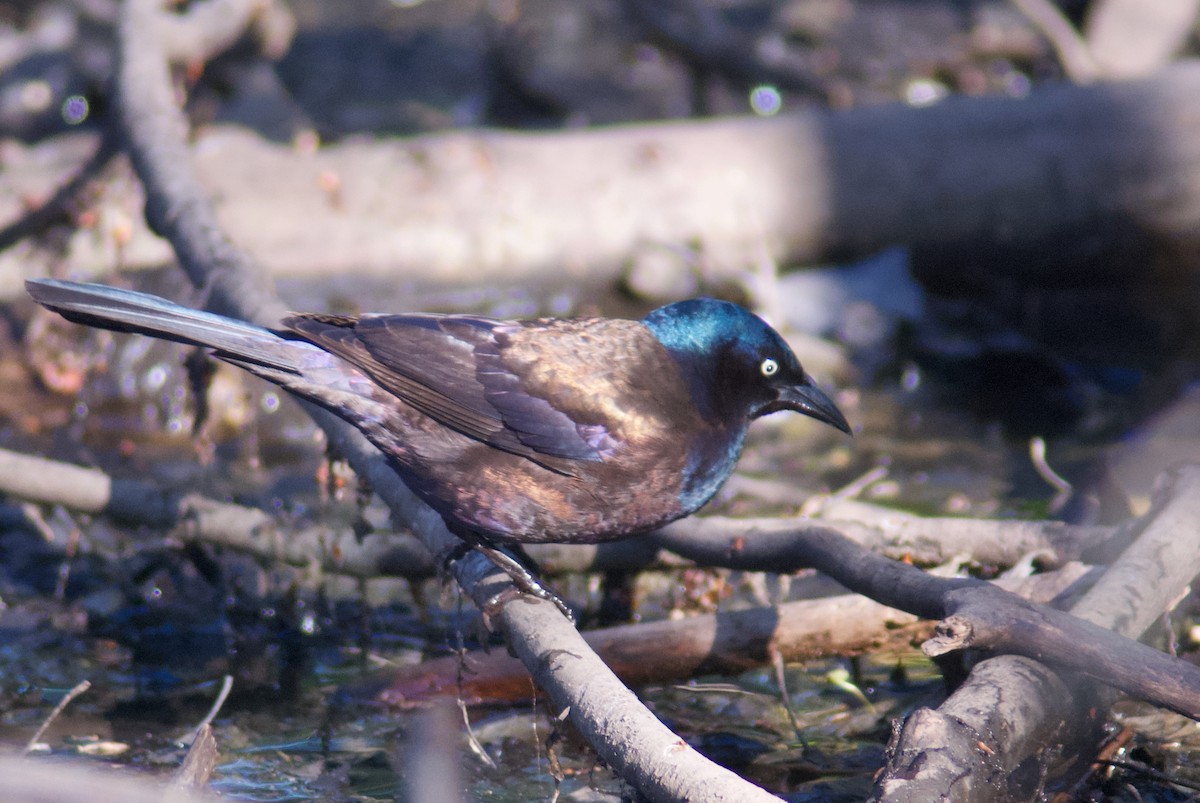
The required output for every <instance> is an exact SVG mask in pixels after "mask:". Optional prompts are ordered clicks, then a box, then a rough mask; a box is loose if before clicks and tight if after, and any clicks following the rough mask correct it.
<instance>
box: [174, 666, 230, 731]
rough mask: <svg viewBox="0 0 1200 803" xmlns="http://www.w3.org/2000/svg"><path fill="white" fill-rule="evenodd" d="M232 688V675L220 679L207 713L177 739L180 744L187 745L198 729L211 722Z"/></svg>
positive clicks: (200, 729)
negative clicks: (219, 686) (217, 690)
mask: <svg viewBox="0 0 1200 803" xmlns="http://www.w3.org/2000/svg"><path fill="white" fill-rule="evenodd" d="M232 690H233V675H226V676H225V677H224V679H223V680H222V681H221V690H220V691H219V692H217V699H215V700H213V704H212V706H210V707H209V709H208V713H207V714H205V715H204V719H202V720H200V724H199V725H197V726H196V727H194V728H192V729H191V731H189V732H188V733H187V735H185V736H183V737H182V738H181V739H180V740H179V744H180V745H189V744H191V743H192V742H193V741H195V739H196V737H197V736H198V735H199V733H200V731H202V730H203V729H204V728H206V727H208V726H209V725H211V724H212V721H213V720H214V719H216V717H217V713H218V712H220V710H221V707H222V706H224V705H225V700H226V699H228V698H229V692H230V691H232Z"/></svg>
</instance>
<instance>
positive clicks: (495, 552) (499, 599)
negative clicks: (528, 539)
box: [474, 543, 575, 624]
mask: <svg viewBox="0 0 1200 803" xmlns="http://www.w3.org/2000/svg"><path fill="white" fill-rule="evenodd" d="M474 547H475V548H476V549H478V550H479V551H480V552H481V553H482V554H483V556H484V557H485V558H487V559H488V560H490V561H491V562H492V565H494V566H495V567H496V568H497V569H499V570H500V571H502V572H504V573H505V574H507V575H508V576H509V578H510V579H511V580H512V581H513V585H515V586H516V587H517V589H518V590H519V591H521V593H523V594H528V595H529V596H531V597H537V598H538V599H544V600H546V601H547V602H550V603H553V604H554V606H555V607H556V608H558V609H559V610H560V611H562V615H563V616H565V617H567V620H568V621H570V623H571V624H575V614H574V613H572V612H571V609H570V607H568V605H567V603H566V602H565V601H563V599H562V597H560V596H558V595H557V594H555V593H554V592H553V591H551V590H550V589H548V588H546V587H545V586H544V585H542V584H541V583H540V582H539V581H538V579H537V577H535V576H534V575H533V572H531V571H529V569H527V568H525V566H523V565H522V564H521V562H520V561H518V560H517V559H516V558H514V557H512V556H511V555H509V554H508V553H506V552H504V551H503V550H501V549H498V548H496V547H494V546H492V545H490V544H484V543H475V544H474ZM511 597H512V595H511V593H507V592H505V591H501V592H500V593H499V594H497V595H496V596H494V597H492V598H491V599H490V600H488V601H487V604H486V605H485V606H484V607H485V608H488V609H490V610H492V611H494V612H497V613H498V612H499V610H500V608H502V607H504V604H505V603H506V602H508V601H509V599H511ZM485 613H487V611H485Z"/></svg>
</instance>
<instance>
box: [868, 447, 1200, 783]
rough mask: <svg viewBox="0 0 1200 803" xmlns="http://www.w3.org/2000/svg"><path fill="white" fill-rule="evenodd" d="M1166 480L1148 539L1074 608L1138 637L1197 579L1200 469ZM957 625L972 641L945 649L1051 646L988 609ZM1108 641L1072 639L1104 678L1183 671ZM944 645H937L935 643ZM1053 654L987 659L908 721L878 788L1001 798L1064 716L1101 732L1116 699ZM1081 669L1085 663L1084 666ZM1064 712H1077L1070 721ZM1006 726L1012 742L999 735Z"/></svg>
mask: <svg viewBox="0 0 1200 803" xmlns="http://www.w3.org/2000/svg"><path fill="white" fill-rule="evenodd" d="M1164 485H1165V487H1164V488H1162V489H1161V491H1160V494H1159V495H1158V498H1157V500H1156V505H1155V507H1154V509H1153V510H1151V511H1150V512H1149V513H1148V514H1147V515H1146V516H1145V517H1143V519H1142V522H1141V528H1140V530H1141V532H1140V534H1139V537H1138V539H1137V540H1136V541H1135V542H1134V543H1133V544H1132V545H1131V546H1130V547H1129V548H1128V549H1127V550H1126V551H1125V553H1124V554H1123V555H1122V556H1121V557H1120V558H1119V559H1118V560H1117V561H1116V562H1115V563H1114V564H1113V565H1112V566H1111V567H1110V568H1109V569H1108V571H1107V572H1105V574H1104V576H1103V577H1102V578H1101V579H1100V580H1099V581H1098V582H1097V583H1096V585H1095V586H1093V587H1092V588H1091V589H1090V590H1089V591H1088V592H1087V593H1086V594H1085V595H1084V596H1083V597H1082V598H1081V599H1080V600H1079V601H1078V602H1077V603H1076V604H1075V605H1073V606H1072V608H1071V611H1072V613H1074V614H1076V615H1078V616H1081V617H1083V618H1085V619H1088V620H1090V621H1092V622H1095V623H1096V624H1098V625H1101V626H1104V627H1107V628H1112V630H1114V631H1116V632H1117V633H1120V634H1123V635H1127V636H1130V637H1136V636H1137V635H1139V634H1141V633H1142V632H1143V631H1144V630H1145V629H1146V628H1147V627H1148V626H1149V625H1150V624H1151V623H1153V622H1154V621H1156V620H1157V619H1158V618H1159V616H1160V615H1161V613H1162V611H1164V610H1167V609H1169V608H1170V607H1171V606H1172V605H1173V604H1174V603H1175V601H1176V600H1177V599H1178V598H1179V595H1180V592H1181V590H1182V589H1183V588H1185V587H1186V586H1187V585H1188V584H1189V583H1190V582H1191V581H1192V579H1193V578H1194V575H1195V560H1194V557H1195V555H1196V554H1197V551H1200V528H1198V527H1197V526H1196V521H1197V520H1198V519H1197V515H1198V514H1200V510H1198V507H1200V496H1198V493H1200V467H1197V466H1187V467H1184V468H1181V469H1179V470H1177V471H1176V472H1174V473H1173V474H1172V475H1170V476H1169V478H1168V481H1167V482H1165V483H1164ZM953 624H954V625H955V626H958V625H962V626H963V632H962V633H960V634H959V635H960V636H964V638H962V639H960V641H958V642H947V643H946V644H945V645H944V646H949V645H950V644H952V643H963V644H965V643H974V644H977V645H979V646H984V647H987V646H992V645H995V644H996V643H997V642H999V641H1007V640H1009V639H1011V638H1012V637H1013V636H1014V635H1015V636H1016V637H1018V638H1022V639H1027V640H1028V641H1029V642H1030V643H1031V645H1034V646H1033V649H1031V650H1029V651H1026V652H1025V654H1026V655H1029V656H1031V657H1035V658H1037V657H1039V655H1038V653H1039V651H1040V650H1041V649H1044V648H1045V647H1046V645H1045V644H1044V638H1043V637H1044V635H1045V634H1044V633H1041V632H1038V631H1036V630H1022V631H1020V632H1018V633H1009V634H1006V635H1005V636H999V635H998V634H996V633H995V627H996V626H1001V627H1003V626H1004V625H1002V624H1000V623H997V622H994V621H992V620H991V613H990V612H985V611H980V610H979V609H978V608H974V610H973V613H971V614H970V621H969V622H957V623H953ZM968 634H969V635H968ZM935 642H936V639H935ZM1098 646H1099V645H1098V644H1097V643H1095V642H1090V641H1088V642H1083V641H1073V642H1071V643H1070V644H1069V645H1068V648H1069V649H1071V651H1072V652H1073V653H1075V654H1076V655H1077V656H1078V657H1079V659H1080V661H1081V662H1083V661H1089V660H1090V661H1095V662H1096V666H1097V670H1098V671H1093V672H1086V673H1085V674H1087V675H1088V676H1089V677H1090V678H1092V679H1093V680H1095V681H1099V682H1100V683H1107V684H1110V685H1117V684H1113V683H1112V681H1111V677H1110V676H1108V671H1109V670H1110V669H1111V668H1112V664H1113V663H1114V662H1116V661H1121V662H1122V663H1124V662H1128V663H1129V667H1128V670H1130V671H1142V672H1145V673H1147V679H1148V681H1149V683H1150V684H1152V685H1170V684H1173V683H1175V682H1176V681H1177V679H1178V678H1177V677H1176V676H1175V674H1174V671H1173V670H1170V669H1166V668H1164V667H1161V666H1158V665H1155V666H1150V667H1147V668H1145V669H1138V668H1137V663H1136V662H1137V658H1136V657H1134V656H1132V655H1130V654H1127V653H1125V652H1124V651H1123V650H1121V648H1120V647H1119V645H1113V646H1112V647H1110V648H1108V649H1111V650H1115V651H1114V652H1108V651H1106V650H1105V649H1104V648H1101V650H1100V651H1099V652H1098V651H1097V650H1096V648H1097V647H1098ZM938 648H940V647H939V645H938V644H936V643H935V645H934V649H938ZM1051 649H1053V647H1051ZM1050 655H1051V653H1046V656H1047V658H1046V659H1044V663H1037V662H1034V661H1025V660H1019V659H1017V658H1015V657H1013V656H1001V657H999V658H992V659H990V660H987V661H985V662H983V663H982V664H980V665H979V666H977V667H976V668H975V669H974V670H972V673H971V677H970V678H969V679H968V680H967V682H966V683H964V684H963V686H962V687H960V688H959V689H958V690H957V691H956V692H955V693H954V695H952V696H951V697H950V698H949V699H948V700H947V701H946V702H945V703H944V704H943V705H942V706H941V707H940V709H939V711H937V712H928V711H923V712H920V714H919V716H915V717H914V719H912V720H910V722H909V723H906V724H905V725H904V727H903V729H902V730H899V731H897V732H896V734H895V735H894V737H893V742H892V745H891V747H890V754H889V761H888V764H887V767H886V772H885V773H884V774H883V775H882V776H881V778H880V782H879V785H878V786H877V788H876V793H877V795H878V796H879V799H881V800H888V801H910V800H911V801H919V800H929V799H931V796H933V797H937V796H938V795H943V794H949V795H951V797H952V799H954V800H967V801H969V800H980V801H983V800H993V799H994V794H995V789H994V784H993V779H994V778H995V777H996V775H997V773H1006V772H1008V771H1011V770H1012V769H1013V768H1015V767H1017V766H1018V765H1020V764H1021V763H1022V762H1024V761H1025V760H1026V759H1027V758H1029V757H1031V756H1035V755H1038V754H1039V753H1041V752H1043V751H1045V750H1047V749H1048V748H1049V747H1050V746H1051V745H1053V744H1055V743H1058V742H1062V741H1063V739H1064V734H1063V732H1062V722H1064V721H1065V722H1075V723H1084V724H1085V727H1082V728H1080V729H1079V731H1080V733H1078V734H1076V736H1077V737H1082V738H1088V737H1094V733H1092V732H1091V729H1090V728H1089V727H1086V725H1088V724H1090V725H1091V726H1093V727H1094V726H1095V724H1096V723H1097V721H1098V720H1102V719H1103V716H1104V712H1105V711H1107V708H1108V706H1109V705H1110V704H1111V699H1110V696H1109V695H1106V694H1104V693H1102V692H1100V691H1098V690H1097V689H1096V688H1095V687H1094V686H1093V684H1092V683H1090V682H1082V681H1083V678H1081V677H1079V676H1077V675H1073V674H1071V673H1068V674H1066V675H1062V674H1060V673H1057V672H1055V671H1054V670H1052V669H1050V668H1049V667H1048V666H1047V665H1046V664H1050V663H1051V659H1050V658H1049V656H1050ZM1101 667H1104V668H1103V669H1101ZM1075 668H1076V669H1079V668H1080V667H1079V666H1078V664H1077V665H1076V666H1075ZM1121 671H1126V667H1122V669H1121ZM1187 693H1188V694H1194V692H1187ZM1064 713H1068V714H1069V716H1067V717H1066V718H1065V719H1064V718H1063V716H1062V715H1063V714H1064ZM1001 733H1003V734H1005V736H1004V738H1003V739H1000V738H998V737H997V736H996V735H997V734H1001ZM1014 736H1015V737H1017V738H1013V737H1014ZM951 737H954V738H951ZM1093 743H1094V738H1093ZM979 744H984V745H986V746H987V750H986V753H981V751H980V750H979V748H978V745H979Z"/></svg>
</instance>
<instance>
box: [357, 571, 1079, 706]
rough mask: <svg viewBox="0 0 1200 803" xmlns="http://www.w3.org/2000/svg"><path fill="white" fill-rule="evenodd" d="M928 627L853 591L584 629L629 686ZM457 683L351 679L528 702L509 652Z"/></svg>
mask: <svg viewBox="0 0 1200 803" xmlns="http://www.w3.org/2000/svg"><path fill="white" fill-rule="evenodd" d="M1091 573H1094V570H1089V569H1088V568H1087V567H1084V566H1083V565H1082V564H1072V565H1070V566H1068V567H1065V568H1063V569H1061V570H1059V571H1057V572H1053V573H1049V574H1043V575H1037V576H1036V577H1032V578H1029V579H1028V581H1025V582H1021V583H1016V582H1008V583H1005V584H1006V585H1008V586H1009V587H1011V588H1013V590H1014V591H1016V592H1017V593H1019V594H1021V595H1022V596H1028V597H1029V598H1030V599H1034V600H1037V601H1040V602H1049V601H1051V600H1053V599H1055V598H1056V597H1058V596H1059V595H1060V594H1061V593H1063V592H1064V591H1065V590H1066V589H1067V588H1070V587H1073V586H1075V585H1078V584H1080V583H1083V584H1086V583H1087V582H1088V580H1087V579H1086V576H1087V575H1089V574H1091ZM931 631H932V623H930V622H923V621H918V620H917V619H916V617H914V616H912V615H911V614H906V613H902V612H900V611H897V610H895V609H894V608H888V607H886V606H884V605H880V604H879V603H877V602H873V601H872V600H870V599H867V598H866V597H863V596H861V595H858V594H841V595H836V596H831V597H824V598H820V599H807V600H800V601H796V602H788V603H784V604H783V605H779V606H776V607H771V608H756V609H752V610H746V611H737V612H733V613H717V614H706V615H701V616H693V617H689V618H687V619H682V620H678V621H660V622H650V623H645V624H632V625H622V626H619V627H611V628H603V629H600V630H592V631H588V632H586V633H584V639H585V640H586V641H587V642H588V644H590V645H592V648H593V649H595V650H596V652H597V654H598V655H600V657H601V658H602V659H603V660H604V663H606V664H608V666H610V667H612V669H613V671H614V672H616V673H617V676H618V677H620V678H621V680H622V681H624V682H625V683H627V684H629V685H633V686H636V685H640V684H645V683H669V682H673V681H678V680H684V679H687V678H694V677H696V676H697V675H703V674H711V673H718V674H719V673H725V674H729V673H738V672H744V671H746V670H747V669H750V668H753V667H756V666H763V665H765V664H767V663H768V662H769V661H770V660H772V657H773V656H774V655H776V654H778V655H779V656H781V657H782V659H783V660H784V661H788V662H798V661H808V660H814V659H817V658H827V657H830V656H834V655H840V656H846V655H864V654H867V653H878V652H881V651H883V652H887V651H889V650H897V651H903V650H907V649H908V648H909V647H910V646H911V645H912V644H914V643H916V642H917V641H919V640H921V639H923V638H925V637H926V635H925V634H928V633H930V632H931ZM466 661H467V665H468V668H469V671H468V672H467V673H466V674H465V677H464V678H463V679H462V680H461V681H460V680H459V678H458V675H459V670H460V663H459V662H460V659H459V658H458V657H457V656H453V657H448V658H441V659H435V660H432V661H424V662H422V663H420V664H418V665H415V666H411V667H403V668H401V669H398V670H394V671H390V672H388V673H386V674H385V675H379V676H376V677H374V678H371V679H370V680H368V681H366V682H364V683H361V684H358V686H357V687H356V688H355V689H353V690H352V693H354V694H356V695H357V696H362V697H371V698H375V699H378V700H379V701H381V702H384V703H386V704H389V705H399V706H408V705H416V704H421V703H423V702H425V701H427V700H428V699H429V698H431V697H437V696H442V695H456V694H459V693H461V694H463V695H465V696H466V698H467V700H468V701H469V702H483V703H489V704H493V703H496V702H508V701H514V700H523V699H528V698H529V695H530V693H531V687H530V685H529V676H528V673H527V672H526V671H525V668H524V667H523V666H522V665H521V664H520V663H519V662H518V661H516V660H515V659H514V658H512V657H511V656H508V655H502V654H500V653H498V652H495V651H493V652H490V653H481V652H475V653H469V654H468V655H467V656H466Z"/></svg>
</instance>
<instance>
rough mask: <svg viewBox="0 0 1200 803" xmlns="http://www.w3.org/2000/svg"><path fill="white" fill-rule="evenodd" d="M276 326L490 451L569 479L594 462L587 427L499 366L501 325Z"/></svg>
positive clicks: (319, 319) (328, 320)
mask: <svg viewBox="0 0 1200 803" xmlns="http://www.w3.org/2000/svg"><path fill="white" fill-rule="evenodd" d="M284 325H285V326H286V327H287V328H288V329H290V330H292V331H294V332H297V333H299V334H301V335H303V336H304V337H305V338H307V339H309V340H311V341H312V342H314V343H316V344H318V345H320V346H321V347H323V348H325V349H327V350H329V351H330V352H332V353H334V354H337V355H338V356H339V357H342V358H343V359H345V360H347V361H349V362H350V363H352V364H354V365H355V366H356V367H358V368H359V369H361V370H362V371H364V372H365V373H367V374H369V375H370V376H371V377H372V378H373V379H374V380H375V381H376V382H377V383H379V385H380V386H381V387H383V388H384V389H386V390H387V391H388V392H390V393H392V394H394V395H395V396H397V397H398V398H400V399H401V400H403V401H404V402H405V403H407V404H409V405H411V406H412V407H414V408H416V409H417V410H419V411H421V412H422V413H424V414H425V415H428V416H429V417H431V418H433V419H435V420H437V421H438V422H440V423H442V424H444V425H446V426H448V427H451V428H452V429H455V430H457V431H458V432H461V433H462V434H464V435H467V436H468V437H471V438H475V439H476V440H480V441H483V442H484V443H487V444H489V445H491V446H493V447H495V448H497V449H503V450H504V451H507V452H512V453H514V454H518V455H521V456H523V457H527V458H529V459H531V460H534V461H535V462H537V463H539V464H541V465H544V466H546V467H547V468H551V469H553V470H555V471H558V472H559V473H564V474H571V473H573V472H572V471H571V470H570V466H569V461H571V460H599V459H600V458H601V456H602V454H601V451H600V450H599V449H598V448H597V446H596V445H595V440H596V432H595V428H594V427H588V426H586V425H584V426H583V427H580V426H579V425H577V424H576V422H575V421H574V420H573V419H572V418H571V417H570V416H569V415H567V414H566V413H564V412H562V411H561V410H559V409H557V408H556V407H554V406H553V405H552V404H551V403H550V402H549V401H547V400H546V399H545V398H542V397H540V396H537V395H532V394H530V393H529V392H527V391H526V390H525V389H524V387H523V383H522V379H521V377H520V376H519V375H518V374H517V373H514V372H513V371H512V370H510V369H509V368H508V367H507V366H506V365H505V364H504V360H503V357H502V354H501V352H502V351H503V346H502V345H501V344H500V343H499V342H498V339H497V334H498V332H502V331H503V330H504V329H505V328H506V327H508V326H513V325H519V324H507V323H504V322H499V321H494V320H491V319H488V318H480V317H476V316H469V315H422V314H411V315H370V316H364V317H362V318H357V319H353V318H340V317H336V316H324V315H297V316H293V317H291V318H288V319H287V320H285V321H284Z"/></svg>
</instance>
